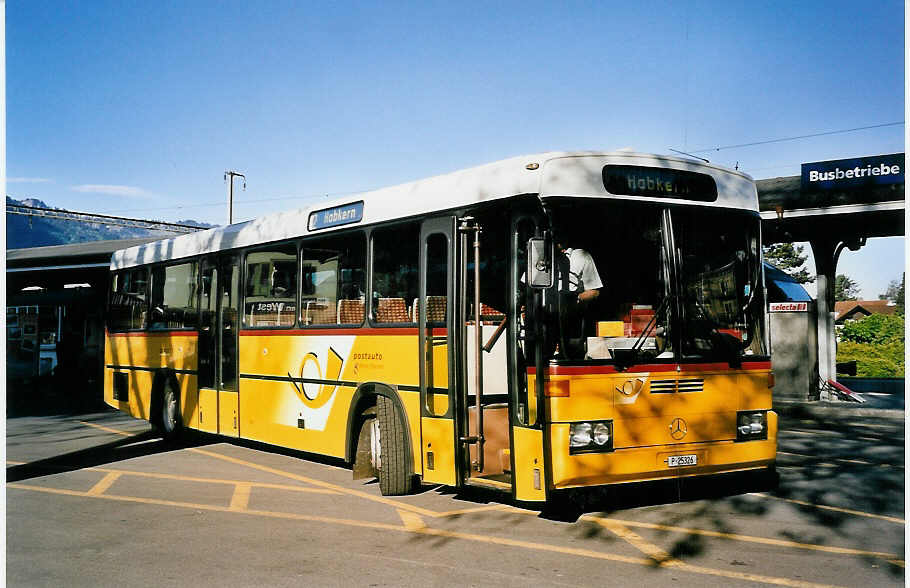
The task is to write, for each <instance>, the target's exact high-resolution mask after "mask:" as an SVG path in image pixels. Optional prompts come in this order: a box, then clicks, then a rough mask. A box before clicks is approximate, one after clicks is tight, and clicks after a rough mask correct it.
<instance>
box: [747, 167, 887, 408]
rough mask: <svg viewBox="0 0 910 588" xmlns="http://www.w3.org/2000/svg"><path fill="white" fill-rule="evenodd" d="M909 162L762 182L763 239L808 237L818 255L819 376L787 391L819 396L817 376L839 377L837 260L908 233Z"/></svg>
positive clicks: (812, 170)
mask: <svg viewBox="0 0 910 588" xmlns="http://www.w3.org/2000/svg"><path fill="white" fill-rule="evenodd" d="M904 165H905V164H904V154H903V153H894V154H889V155H878V156H872V157H858V158H852V159H841V160H834V161H821V162H813V163H804V164H803V165H802V173H801V174H800V175H799V176H788V177H779V178H769V179H766V180H758V182H757V186H758V198H759V210H760V211H761V216H762V238H763V241H764V244H765V245H770V244H773V243H791V242H808V243H809V244H810V246H811V247H812V254H813V256H814V257H815V274H816V284H817V287H818V293H817V301H816V310H817V313H816V321H817V323H816V325H815V326H816V328H815V329H814V330H815V332H816V335H815V343H816V344H817V346H818V347H817V354H815V356H816V357H817V363H818V370H817V373H818V378H817V379H816V380H817V382H816V383H815V385H814V386H812V385H810V389H809V390H792V391H782V392H783V395H785V396H788V397H790V398H792V399H801V400H807V399H813V398H818V397H819V393H818V382H826V381H828V380H836V378H837V374H836V369H835V361H836V357H837V346H836V341H835V333H834V282H835V276H836V272H837V261H838V258H839V257H840V254H841V252H842V251H843V250H844V248H848V249H850V250H851V251H857V250H858V249H859V248H861V247H862V246H863V245H865V244H866V240H867V239H869V238H872V237H895V236H902V235H904ZM822 399H823V400H825V399H826V398H822Z"/></svg>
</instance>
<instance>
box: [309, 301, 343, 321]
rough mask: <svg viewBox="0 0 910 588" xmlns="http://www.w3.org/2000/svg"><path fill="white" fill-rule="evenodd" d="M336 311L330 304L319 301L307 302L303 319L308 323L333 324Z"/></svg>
mask: <svg viewBox="0 0 910 588" xmlns="http://www.w3.org/2000/svg"><path fill="white" fill-rule="evenodd" d="M336 315H337V313H336V311H335V309H334V308H333V307H332V306H329V305H328V304H322V303H320V302H313V301H310V302H307V303H306V315H305V318H304V320H305V321H306V324H308V325H333V324H335V320H336V318H337V316H336Z"/></svg>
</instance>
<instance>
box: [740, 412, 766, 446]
mask: <svg viewBox="0 0 910 588" xmlns="http://www.w3.org/2000/svg"><path fill="white" fill-rule="evenodd" d="M736 423H737V427H736V440H737V441H753V440H756V439H767V438H768V411H766V410H760V411H759V410H747V411H742V412H738V413H736Z"/></svg>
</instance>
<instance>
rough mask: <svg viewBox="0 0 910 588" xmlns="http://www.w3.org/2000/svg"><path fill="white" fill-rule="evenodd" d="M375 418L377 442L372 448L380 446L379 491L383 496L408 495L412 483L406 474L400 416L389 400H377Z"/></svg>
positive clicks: (404, 447)
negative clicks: (376, 421)
mask: <svg viewBox="0 0 910 588" xmlns="http://www.w3.org/2000/svg"><path fill="white" fill-rule="evenodd" d="M376 418H377V420H378V421H379V435H378V437H379V439H373V440H372V441H373V443H372V445H373V447H375V446H376V445H378V446H379V447H378V449H379V452H378V453H379V464H378V466H379V467H378V469H379V490H380V492H382V495H383V496H402V495H404V494H408V493H409V492H410V491H411V488H412V480H411V475H410V473H409V471H408V462H407V458H408V451H407V435H406V434H405V430H404V422H402V419H401V415H400V414H399V413H398V411H397V410H396V408H395V404H394V403H393V402H392V400H391V399H390V398H387V397H385V396H379V397H378V398H377V399H376ZM374 430H375V428H374ZM374 451H375V450H374ZM374 465H376V464H374Z"/></svg>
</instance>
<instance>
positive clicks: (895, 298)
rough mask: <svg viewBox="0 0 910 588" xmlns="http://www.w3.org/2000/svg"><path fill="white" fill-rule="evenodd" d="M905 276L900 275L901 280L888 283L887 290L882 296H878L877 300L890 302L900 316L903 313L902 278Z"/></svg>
mask: <svg viewBox="0 0 910 588" xmlns="http://www.w3.org/2000/svg"><path fill="white" fill-rule="evenodd" d="M905 277H906V276H905V274H901V280H900V282H898V281H897V280H891V281H890V282H889V283H888V289H887V290H885V293H884V294H879V295H878V299H879V300H890V301H891V302H893V303H894V304H895V306H897V311H898V312H899V313H900V314H903V313H904V278H905Z"/></svg>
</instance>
